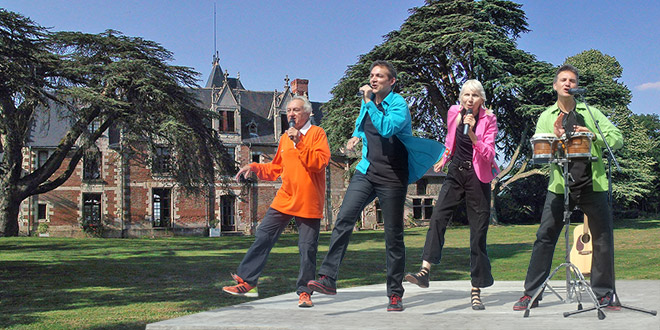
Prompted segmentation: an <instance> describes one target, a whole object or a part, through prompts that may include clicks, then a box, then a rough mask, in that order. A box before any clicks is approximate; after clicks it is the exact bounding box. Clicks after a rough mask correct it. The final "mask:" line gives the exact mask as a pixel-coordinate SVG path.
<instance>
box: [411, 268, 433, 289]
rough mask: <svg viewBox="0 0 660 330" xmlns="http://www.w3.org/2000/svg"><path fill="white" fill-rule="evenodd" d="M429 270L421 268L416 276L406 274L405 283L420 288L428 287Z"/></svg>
mask: <svg viewBox="0 0 660 330" xmlns="http://www.w3.org/2000/svg"><path fill="white" fill-rule="evenodd" d="M430 272H431V270H430V269H428V268H426V267H422V268H421V269H420V270H419V272H417V274H412V273H408V274H406V277H405V278H406V281H408V282H410V283H413V284H417V285H418V286H419V287H420V288H428V287H429V273H430Z"/></svg>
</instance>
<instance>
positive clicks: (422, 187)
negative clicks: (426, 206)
mask: <svg viewBox="0 0 660 330" xmlns="http://www.w3.org/2000/svg"><path fill="white" fill-rule="evenodd" d="M428 184H429V182H428V181H427V180H426V179H419V180H417V195H426V187H427V186H428Z"/></svg>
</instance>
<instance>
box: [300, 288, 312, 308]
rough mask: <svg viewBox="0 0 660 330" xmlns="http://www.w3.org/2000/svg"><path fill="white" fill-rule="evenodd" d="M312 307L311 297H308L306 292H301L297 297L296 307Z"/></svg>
mask: <svg viewBox="0 0 660 330" xmlns="http://www.w3.org/2000/svg"><path fill="white" fill-rule="evenodd" d="M312 306H314V303H312V296H310V295H309V293H307V292H301V293H300V296H299V297H298V307H312Z"/></svg>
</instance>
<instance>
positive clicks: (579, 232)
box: [570, 215, 593, 275]
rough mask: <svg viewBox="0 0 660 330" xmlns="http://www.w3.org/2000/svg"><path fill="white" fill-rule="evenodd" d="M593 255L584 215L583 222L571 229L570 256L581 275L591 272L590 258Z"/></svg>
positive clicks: (589, 233)
mask: <svg viewBox="0 0 660 330" xmlns="http://www.w3.org/2000/svg"><path fill="white" fill-rule="evenodd" d="M592 256H593V244H592V237H591V232H590V231H589V225H588V223H587V216H586V215H585V216H584V224H583V225H578V226H577V227H575V229H574V230H573V247H572V248H571V253H570V258H571V263H572V264H574V265H575V266H576V267H577V268H578V269H579V270H580V272H582V274H583V275H589V274H591V259H592Z"/></svg>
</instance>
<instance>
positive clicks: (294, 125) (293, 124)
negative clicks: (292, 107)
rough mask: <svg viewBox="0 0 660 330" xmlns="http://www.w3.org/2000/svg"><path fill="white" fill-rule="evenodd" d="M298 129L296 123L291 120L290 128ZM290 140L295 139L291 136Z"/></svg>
mask: <svg viewBox="0 0 660 330" xmlns="http://www.w3.org/2000/svg"><path fill="white" fill-rule="evenodd" d="M293 127H296V121H295V120H293V119H291V120H289V128H293ZM289 139H291V140H293V137H292V136H290V135H289Z"/></svg>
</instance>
